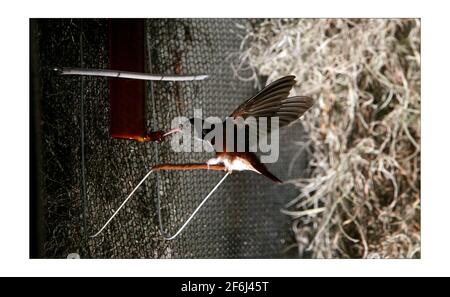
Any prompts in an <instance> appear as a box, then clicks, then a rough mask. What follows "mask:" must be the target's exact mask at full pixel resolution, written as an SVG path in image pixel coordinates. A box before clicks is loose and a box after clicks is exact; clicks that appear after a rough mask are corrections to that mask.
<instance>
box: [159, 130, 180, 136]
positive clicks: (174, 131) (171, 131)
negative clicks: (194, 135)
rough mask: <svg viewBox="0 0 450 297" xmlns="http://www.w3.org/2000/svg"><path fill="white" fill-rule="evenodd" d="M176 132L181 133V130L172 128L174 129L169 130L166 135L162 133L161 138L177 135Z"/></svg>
mask: <svg viewBox="0 0 450 297" xmlns="http://www.w3.org/2000/svg"><path fill="white" fill-rule="evenodd" d="M178 132H181V129H180V128H174V129H171V130H169V131H167V132H166V133H164V135H163V137H166V136H169V135H170V134H173V133H178Z"/></svg>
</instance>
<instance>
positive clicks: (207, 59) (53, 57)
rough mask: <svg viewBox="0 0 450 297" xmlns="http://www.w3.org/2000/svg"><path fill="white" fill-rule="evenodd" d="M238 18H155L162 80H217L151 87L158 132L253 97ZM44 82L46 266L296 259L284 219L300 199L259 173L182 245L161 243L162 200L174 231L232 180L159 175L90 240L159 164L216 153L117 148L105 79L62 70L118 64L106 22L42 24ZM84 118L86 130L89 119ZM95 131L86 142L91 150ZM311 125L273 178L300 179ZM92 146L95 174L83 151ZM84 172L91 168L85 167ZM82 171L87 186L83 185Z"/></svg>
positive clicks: (226, 192)
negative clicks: (301, 145) (235, 66)
mask: <svg viewBox="0 0 450 297" xmlns="http://www.w3.org/2000/svg"><path fill="white" fill-rule="evenodd" d="M246 22H247V21H246V20H232V19H194V20H190V19H189V20H188V19H186V20H183V19H178V20H177V19H168V20H166V19H161V20H158V19H152V20H148V21H147V26H146V27H147V40H146V42H147V52H148V57H147V61H148V65H147V66H146V67H147V69H148V70H149V71H150V72H153V73H166V74H174V73H185V74H189V73H206V74H209V75H210V76H211V77H210V78H209V79H208V80H206V81H197V82H154V83H148V94H147V97H148V98H147V121H148V123H147V125H148V128H149V129H153V130H155V129H167V128H169V127H170V124H171V123H170V121H171V120H172V118H173V117H175V116H179V115H185V116H188V117H190V116H193V110H194V108H202V109H203V116H205V117H206V116H220V117H224V116H226V115H228V114H230V113H231V112H232V110H233V109H234V108H235V107H237V105H238V104H239V103H241V102H242V101H243V100H245V99H247V98H248V97H249V96H251V95H252V94H254V93H255V92H256V90H255V89H254V88H253V85H252V83H250V82H248V83H246V82H242V81H239V80H238V79H237V78H236V77H235V76H234V75H233V71H232V68H231V67H230V64H231V59H232V58H233V57H230V54H232V53H234V52H237V51H238V50H239V45H240V40H239V36H238V34H237V32H236V31H237V27H236V24H237V23H241V24H245V23H246ZM38 28H39V30H38V32H39V40H40V42H39V47H40V55H39V57H40V62H41V76H42V93H43V99H42V103H41V105H42V126H41V128H42V168H41V173H42V177H43V180H42V189H43V192H42V198H43V201H44V210H45V217H44V221H45V227H46V239H45V245H44V247H43V249H44V252H45V256H46V257H66V256H67V254H69V253H73V252H77V253H79V254H80V255H81V257H82V258H87V257H93V258H161V257H172V258H247V257H264V258H271V257H285V256H286V255H287V254H286V253H285V252H283V250H284V249H285V248H286V247H287V246H288V244H289V243H290V242H291V241H292V239H291V233H290V222H289V218H287V217H286V216H284V215H283V214H281V213H280V208H281V207H282V206H283V204H284V203H286V202H287V201H289V200H290V199H292V198H293V197H295V195H296V193H297V191H296V190H295V188H293V186H291V185H275V184H273V183H272V182H271V181H270V180H268V179H266V178H264V177H262V176H259V175H257V174H255V173H251V172H244V173H242V172H240V173H234V174H232V175H231V176H230V177H228V179H227V180H226V181H225V182H224V184H223V185H222V186H221V187H220V189H219V190H218V191H217V192H216V193H215V194H214V195H213V196H212V197H211V198H210V200H209V201H208V202H207V203H206V204H205V206H204V207H203V208H202V210H201V211H200V212H199V213H198V215H197V216H196V217H195V219H194V220H193V221H192V222H191V224H190V225H189V226H188V227H187V228H186V229H185V230H184V232H183V233H182V234H181V235H180V237H178V238H177V239H175V240H173V241H166V240H164V239H163V238H162V237H161V236H160V235H159V230H158V220H157V214H156V201H157V199H158V195H159V198H160V199H161V205H162V218H163V223H164V226H165V230H166V231H167V232H169V233H171V234H173V233H174V232H175V231H176V230H177V229H178V228H179V227H180V226H181V224H182V223H183V222H184V220H185V219H186V218H187V217H188V216H189V215H190V213H191V212H192V211H193V210H194V209H195V208H196V206H197V205H198V204H199V203H200V202H201V200H202V199H203V197H204V196H205V195H206V194H207V193H208V191H209V190H210V189H211V188H212V187H213V186H214V185H215V184H216V183H217V181H218V180H219V179H220V178H221V176H222V175H223V174H224V173H221V172H206V171H196V172H160V173H157V174H154V175H152V176H151V177H150V178H149V179H148V180H147V182H145V184H144V185H143V186H142V188H141V189H139V190H138V191H137V192H136V194H135V197H134V198H133V199H132V200H131V201H130V202H129V203H128V204H127V206H126V207H125V208H124V209H123V210H122V211H121V213H120V214H119V215H118V216H117V217H116V218H115V219H114V221H113V222H112V223H111V224H110V225H109V226H108V228H107V229H105V231H104V232H103V234H102V235H101V236H99V237H98V238H95V239H89V238H88V235H91V234H93V233H95V232H96V231H97V230H98V229H99V228H100V227H101V226H102V225H103V223H105V222H106V220H107V219H108V218H109V216H110V215H111V214H112V212H113V211H114V210H115V209H116V208H117V207H118V206H119V205H120V203H121V202H122V201H123V199H124V198H125V197H126V196H127V195H128V193H129V192H130V191H131V190H132V189H133V188H134V186H135V185H136V184H137V183H138V182H139V180H140V179H141V178H142V177H143V176H144V175H145V174H146V173H147V172H148V170H149V169H150V168H151V166H153V165H155V164H159V163H164V162H171V163H187V162H204V161H206V160H207V159H208V158H210V157H211V156H212V155H211V154H208V153H189V154H188V153H174V152H172V151H171V150H170V145H169V143H168V142H166V143H164V144H162V145H158V144H154V143H144V144H141V143H136V142H133V141H126V140H114V139H111V138H110V136H109V132H108V125H109V107H108V83H107V79H105V78H92V77H85V78H81V77H68V76H66V77H58V76H56V75H54V73H52V72H51V68H52V67H54V66H73V67H87V68H88V67H89V68H107V67H108V54H107V53H108V48H107V35H108V28H107V21H106V20H83V21H81V20H48V21H47V20H40V21H39V22H38ZM82 108H83V109H84V128H83V129H81V128H82V126H81V121H82V120H83V118H82V116H81V110H82ZM82 133H84V143H83V142H82V139H83V137H82ZM301 137H302V134H301V127H300V125H298V124H297V125H294V126H293V127H290V128H287V129H283V130H282V131H281V133H280V139H281V148H280V159H279V161H278V162H277V163H276V164H269V165H268V167H269V169H270V170H271V171H272V172H273V173H274V174H275V175H277V176H278V177H279V178H281V179H282V180H287V179H289V178H292V177H296V176H299V175H300V174H301V168H303V167H304V157H303V156H300V158H298V159H297V160H298V161H297V162H296V163H295V166H293V171H292V173H291V175H290V176H288V167H289V163H290V161H291V160H292V158H293V157H294V156H295V155H296V154H297V152H298V148H297V147H296V146H295V142H296V141H299V140H300V139H301ZM83 145H84V159H85V161H84V166H83V160H82V150H81V148H82V146H83ZM83 167H84V169H83ZM83 170H84V171H85V175H84V176H85V178H84V181H83Z"/></svg>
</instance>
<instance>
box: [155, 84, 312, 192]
mask: <svg viewBox="0 0 450 297" xmlns="http://www.w3.org/2000/svg"><path fill="white" fill-rule="evenodd" d="M295 83H296V81H295V76H293V75H289V76H284V77H282V78H280V79H278V80H276V81H274V82H272V83H271V84H269V85H268V86H266V87H265V88H263V89H262V90H261V91H259V92H258V93H257V94H256V95H254V96H252V97H250V98H249V99H247V100H246V101H244V102H243V103H242V104H241V105H239V106H238V107H237V108H236V109H235V110H234V111H233V112H232V113H231V115H230V116H229V117H228V118H231V119H233V120H234V119H237V118H243V119H244V120H245V119H247V118H249V117H253V118H255V119H256V120H257V121H258V120H259V119H260V118H263V117H264V118H267V120H268V122H269V123H270V119H271V118H273V117H278V120H279V127H280V128H281V127H285V126H288V125H289V124H291V123H292V122H294V121H296V120H297V119H299V118H300V117H301V116H302V115H303V114H304V113H305V112H306V111H307V110H308V109H309V108H311V106H312V105H313V99H312V98H311V97H308V96H293V97H288V96H289V92H290V91H291V89H292V87H293V86H294V85H295ZM196 120H197V119H195V118H190V119H189V120H188V121H187V122H185V123H183V124H181V125H180V126H179V127H178V128H175V129H172V130H170V131H168V132H167V133H165V134H164V136H168V135H170V134H172V133H177V132H185V130H186V127H189V126H194V122H195V121H196ZM198 121H201V123H202V125H201V126H199V125H197V127H203V125H204V123H205V121H204V120H203V119H198ZM222 125H223V129H222V131H224V133H223V139H222V140H223V141H222V147H221V148H222V149H221V150H217V149H216V155H215V157H214V158H211V159H209V160H208V161H207V162H206V166H203V168H202V169H213V170H224V171H227V172H228V173H232V172H233V171H244V170H250V171H253V172H256V173H258V174H261V175H264V176H265V177H267V178H269V179H270V180H272V181H273V182H275V183H282V181H281V180H280V179H279V178H278V177H276V176H275V175H274V174H272V173H271V172H270V171H269V170H268V169H267V167H266V166H265V165H264V164H263V163H262V162H261V161H260V160H259V159H258V157H257V156H256V154H255V153H254V152H252V151H250V149H249V148H250V142H251V141H250V137H251V134H250V133H249V131H250V129H249V127H248V126H246V127H245V129H246V133H245V134H244V135H245V139H244V142H245V150H244V151H237V150H236V147H234V149H231V150H230V148H229V147H227V145H226V144H227V133H226V120H224V121H223V122H222ZM194 129H196V126H194ZM211 130H212V128H211V129H202V130H201V131H197V133H194V135H199V136H200V139H201V140H202V141H207V142H208V143H209V144H210V145H211V146H212V147H214V145H215V139H214V138H213V139H212V140H205V138H206V135H207V134H208V133H209V132H210V131H211ZM235 130H236V128H235ZM269 130H270V129H269ZM189 131H191V129H190V127H189ZM256 131H257V135H256V137H257V138H256V139H260V138H261V137H264V136H265V135H267V131H268V130H265V131H264V130H261V129H256ZM237 135H238V133H234V137H235V139H234V142H233V143H234V144H235V146H236V144H237V142H238V140H237V138H236V137H237ZM192 165H193V166H194V167H195V168H194V167H193V168H192V169H200V167H202V166H199V164H192ZM213 165H215V166H214V167H212V166H213ZM174 166H176V165H174ZM186 166H187V167H186ZM174 169H175V168H174ZM177 169H181V170H188V169H189V165H188V164H186V165H184V166H183V167H179V168H177Z"/></svg>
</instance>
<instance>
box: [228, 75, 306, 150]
mask: <svg viewBox="0 0 450 297" xmlns="http://www.w3.org/2000/svg"><path fill="white" fill-rule="evenodd" d="M295 82H296V81H295V76H293V75H289V76H284V77H282V78H280V79H278V80H276V81H274V82H272V83H271V84H269V85H268V86H266V87H265V88H264V89H262V90H261V91H259V92H258V93H257V94H256V95H254V96H253V97H251V98H249V99H248V100H246V101H245V102H244V103H242V104H241V105H239V106H238V107H237V108H236V109H235V110H234V111H233V113H232V114H231V115H230V117H231V118H238V117H242V118H243V119H244V120H245V119H247V118H249V117H253V118H255V119H256V121H258V122H259V121H260V119H261V118H267V129H266V130H264V129H251V128H250V127H249V126H246V127H245V129H246V140H245V142H246V147H252V146H254V145H255V143H253V142H254V141H250V140H249V138H250V139H252V140H257V139H258V140H259V139H261V138H263V137H266V136H267V134H268V133H269V131H271V127H270V126H271V125H270V124H271V118H274V117H278V120H279V122H278V125H279V127H280V128H281V127H284V126H287V125H289V124H290V123H292V122H294V121H296V120H297V119H298V118H300V117H301V116H302V115H303V114H304V113H305V112H306V111H307V110H308V109H309V108H310V107H311V106H312V105H313V99H312V98H311V97H307V96H294V97H288V96H289V92H290V91H291V89H292V87H293V86H294V85H295ZM255 131H256V133H257V134H256V138H255V137H253V136H254V135H252V134H253V133H255Z"/></svg>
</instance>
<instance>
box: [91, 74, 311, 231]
mask: <svg viewBox="0 0 450 297" xmlns="http://www.w3.org/2000/svg"><path fill="white" fill-rule="evenodd" d="M295 83H296V81H295V76H293V75H289V76H285V77H282V78H280V79H278V80H276V81H274V82H272V83H271V84H269V85H268V86H266V87H265V88H263V89H262V90H261V91H259V92H258V93H257V94H256V95H254V96H252V97H251V98H249V99H247V100H246V101H244V102H243V103H242V104H241V105H239V106H238V107H237V108H236V109H235V110H234V111H233V112H232V113H231V115H230V116H229V117H228V118H231V119H237V118H243V119H246V118H249V117H254V118H255V119H257V120H258V119H261V118H267V119H270V118H274V117H278V120H279V127H280V128H281V127H285V126H288V125H289V124H291V123H292V122H294V121H296V120H297V119H299V118H300V117H301V116H302V115H303V114H304V113H305V112H306V111H307V110H308V109H309V108H311V106H312V105H313V99H312V98H311V97H307V96H293V97H289V92H290V91H291V89H292V87H293V86H294V85H295ZM199 120H201V123H202V127H203V124H204V120H203V119H199ZM195 121H196V119H195V118H190V119H189V120H188V121H187V122H185V123H183V124H182V125H180V126H179V127H177V128H174V129H171V130H169V131H168V132H166V133H164V134H162V133H158V134H157V135H156V134H155V135H156V139H157V140H158V142H160V141H162V140H163V139H164V138H165V137H167V136H169V135H171V134H174V133H183V132H186V131H185V130H186V127H188V125H194V123H195ZM222 125H223V128H224V129H223V131H225V132H224V134H223V141H222V147H221V150H216V155H215V157H214V158H211V159H209V160H208V161H207V162H206V163H198V164H159V165H155V166H153V167H152V169H151V170H150V171H149V172H148V173H147V175H145V176H144V178H142V180H141V181H140V182H139V183H138V185H137V186H136V187H135V188H134V189H133V190H132V191H131V193H130V194H129V195H128V196H127V198H126V199H125V200H124V201H123V202H122V204H121V205H120V206H119V207H118V208H117V210H116V211H115V212H114V213H113V215H112V216H111V217H110V218H109V220H108V221H107V222H106V223H105V224H104V225H103V227H102V228H101V229H100V230H99V231H98V232H97V233H96V234H94V235H92V236H91V237H96V236H98V235H99V234H100V233H101V232H102V231H103V230H104V229H105V228H106V226H107V225H108V224H109V223H110V222H111V221H112V219H113V218H114V217H115V216H116V215H117V214H118V212H119V211H120V209H121V208H123V206H124V205H125V204H126V203H127V201H128V200H129V199H131V197H132V196H133V195H134V193H135V192H136V190H137V189H138V188H139V187H140V186H141V185H142V183H143V182H144V181H145V180H146V179H147V178H148V177H149V176H150V174H152V173H153V172H156V171H162V170H203V169H208V170H217V171H226V172H227V173H226V174H225V176H224V177H222V179H221V180H220V181H219V182H218V183H217V184H216V186H215V187H214V188H213V189H212V190H211V191H210V192H209V193H208V195H207V196H206V197H205V198H204V199H203V200H202V202H201V203H200V204H199V206H198V207H197V208H196V209H195V210H194V212H193V213H192V214H191V215H190V216H189V218H188V219H187V220H186V221H185V222H184V224H183V225H182V226H181V227H180V228H179V229H178V231H177V232H176V233H175V234H174V235H168V234H166V233H165V232H164V228H163V224H162V219H161V209H160V205H159V202H158V204H157V209H158V220H159V227H160V232H161V235H163V236H164V238H165V239H167V240H172V239H174V238H176V237H177V236H178V235H179V234H180V233H181V232H182V231H183V230H184V228H185V227H186V226H187V225H188V224H189V222H190V221H191V220H192V219H193V218H194V216H195V215H196V213H197V212H198V211H199V210H200V208H201V207H202V206H203V204H204V203H206V201H207V200H208V199H209V198H210V197H211V195H212V194H213V193H214V191H215V190H216V189H217V188H218V187H219V186H220V184H221V183H222V182H223V181H224V180H225V178H226V177H227V176H228V175H229V174H231V173H232V172H233V171H244V170H250V171H253V172H256V173H258V174H261V175H263V176H265V177H267V178H269V179H270V180H272V181H273V182H276V183H282V181H281V180H280V179H279V178H278V177H276V176H275V175H274V174H272V173H271V172H270V171H269V170H268V169H267V167H266V166H265V165H264V164H263V163H262V162H261V161H260V160H259V159H258V157H257V156H256V154H255V153H254V152H252V151H250V150H249V148H250V146H251V143H250V133H245V134H244V135H245V139H244V141H245V150H244V151H236V150H235V149H232V150H230V149H228V148H227V145H226V143H227V137H226V135H227V134H226V120H225V121H223V122H222ZM195 128H196V126H195V125H194V129H195ZM245 129H247V127H245ZM211 130H212V129H201V131H197V132H200V133H197V135H199V138H200V139H201V140H202V141H207V142H208V143H209V144H210V145H212V146H213V147H214V145H215V140H214V139H212V140H208V139H207V137H206V136H207V134H208V133H209V132H210V131H211ZM269 130H270V129H269ZM189 131H190V129H189ZM253 131H254V130H253ZM256 131H257V132H256V133H257V135H256V136H257V137H264V134H266V133H267V130H266V131H263V130H261V129H256ZM246 132H248V131H246ZM234 137H235V138H236V137H237V133H234ZM234 140H235V141H234V144H236V143H237V141H236V139H234ZM219 148H220V146H219ZM158 201H159V200H158Z"/></svg>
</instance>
